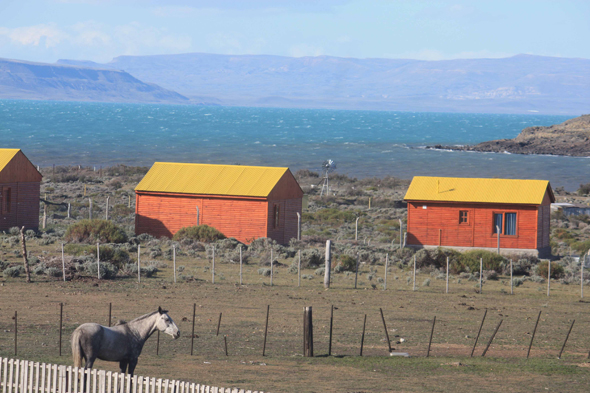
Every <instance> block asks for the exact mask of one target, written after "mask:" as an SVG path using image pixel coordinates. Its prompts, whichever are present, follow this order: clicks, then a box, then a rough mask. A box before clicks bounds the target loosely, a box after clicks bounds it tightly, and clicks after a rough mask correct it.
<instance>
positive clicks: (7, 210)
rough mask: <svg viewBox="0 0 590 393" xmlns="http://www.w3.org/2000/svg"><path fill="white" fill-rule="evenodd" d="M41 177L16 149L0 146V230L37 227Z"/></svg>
mask: <svg viewBox="0 0 590 393" xmlns="http://www.w3.org/2000/svg"><path fill="white" fill-rule="evenodd" d="M42 178H43V176H42V175H41V173H39V171H38V170H37V168H35V166H34V165H33V164H32V163H31V161H29V159H28V158H27V157H26V156H25V155H24V154H23V152H22V151H21V150H20V149H0V230H2V231H5V230H7V229H10V228H12V227H19V228H21V227H23V226H24V227H25V228H26V229H35V230H36V229H38V228H39V195H40V189H41V180H42Z"/></svg>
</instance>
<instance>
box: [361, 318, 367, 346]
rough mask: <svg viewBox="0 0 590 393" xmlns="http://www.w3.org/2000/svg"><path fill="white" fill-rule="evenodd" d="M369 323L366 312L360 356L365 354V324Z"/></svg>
mask: <svg viewBox="0 0 590 393" xmlns="http://www.w3.org/2000/svg"><path fill="white" fill-rule="evenodd" d="M366 325H367V314H365V319H364V321H363V334H362V335H361V352H360V356H363V345H364V344H365V326H366Z"/></svg>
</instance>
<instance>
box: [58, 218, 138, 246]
mask: <svg viewBox="0 0 590 393" xmlns="http://www.w3.org/2000/svg"><path fill="white" fill-rule="evenodd" d="M65 240H66V241H68V242H76V243H90V242H102V243H125V242H126V241H127V234H126V233H125V231H123V229H121V228H119V227H118V226H116V225H115V224H113V223H112V222H111V221H108V220H82V221H79V222H77V223H75V224H72V225H70V226H69V227H68V230H67V231H66V234H65Z"/></svg>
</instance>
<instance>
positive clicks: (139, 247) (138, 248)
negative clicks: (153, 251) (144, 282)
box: [137, 244, 141, 283]
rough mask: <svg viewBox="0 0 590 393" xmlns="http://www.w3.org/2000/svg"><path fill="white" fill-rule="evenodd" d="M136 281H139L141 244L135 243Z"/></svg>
mask: <svg viewBox="0 0 590 393" xmlns="http://www.w3.org/2000/svg"><path fill="white" fill-rule="evenodd" d="M137 282H138V283H140V282H141V244H138V245H137Z"/></svg>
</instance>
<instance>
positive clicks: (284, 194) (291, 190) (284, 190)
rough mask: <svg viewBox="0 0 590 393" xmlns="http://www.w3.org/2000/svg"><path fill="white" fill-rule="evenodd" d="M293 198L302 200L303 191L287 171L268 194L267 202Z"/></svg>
mask: <svg viewBox="0 0 590 393" xmlns="http://www.w3.org/2000/svg"><path fill="white" fill-rule="evenodd" d="M293 198H303V191H302V190H301V187H300V186H299V183H297V180H295V177H293V174H292V173H291V171H290V170H287V171H286V172H285V174H283V176H282V177H281V179H280V180H279V181H278V182H277V184H276V185H275V186H274V188H273V189H272V191H271V192H270V193H269V194H268V200H269V201H270V200H284V199H293Z"/></svg>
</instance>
